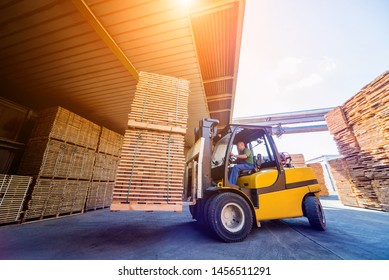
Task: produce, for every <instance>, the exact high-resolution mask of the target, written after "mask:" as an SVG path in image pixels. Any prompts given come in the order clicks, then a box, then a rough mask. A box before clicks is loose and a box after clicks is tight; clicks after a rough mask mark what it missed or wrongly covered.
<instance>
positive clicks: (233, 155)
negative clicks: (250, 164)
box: [230, 153, 248, 159]
mask: <svg viewBox="0 0 389 280" xmlns="http://www.w3.org/2000/svg"><path fill="white" fill-rule="evenodd" d="M230 156H232V157H236V158H238V159H247V158H248V157H247V155H245V154H243V155H235V154H233V153H230Z"/></svg>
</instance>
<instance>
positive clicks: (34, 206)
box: [19, 107, 101, 220]
mask: <svg viewBox="0 0 389 280" xmlns="http://www.w3.org/2000/svg"><path fill="white" fill-rule="evenodd" d="M100 130H101V128H100V126H98V125H96V124H94V123H92V122H90V121H88V120H87V119H84V118H82V117H80V116H78V115H76V114H74V113H72V112H70V111H68V110H66V109H64V108H61V107H53V108H49V109H44V110H42V111H40V112H39V116H38V119H37V121H36V124H35V126H34V129H33V131H32V135H31V138H30V140H29V142H28V143H27V146H26V150H25V153H24V155H23V158H22V161H21V164H20V167H19V174H22V175H29V176H33V177H34V178H35V184H34V186H33V188H32V191H31V199H30V201H29V202H28V209H27V211H26V213H25V216H24V220H32V219H42V218H47V217H53V216H60V215H64V214H73V213H80V212H83V210H84V205H85V200H86V196H87V193H88V188H89V184H90V180H91V178H92V172H93V166H94V163H95V157H96V149H97V147H98V142H99V137H100Z"/></svg>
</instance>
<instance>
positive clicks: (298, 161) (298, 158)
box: [290, 154, 307, 167]
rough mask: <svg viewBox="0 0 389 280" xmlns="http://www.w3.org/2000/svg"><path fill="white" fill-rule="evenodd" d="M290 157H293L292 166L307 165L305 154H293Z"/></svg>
mask: <svg viewBox="0 0 389 280" xmlns="http://www.w3.org/2000/svg"><path fill="white" fill-rule="evenodd" d="M290 157H291V158H292V162H291V163H292V166H294V167H306V166H307V165H306V164H305V158H304V155H303V154H291V155H290Z"/></svg>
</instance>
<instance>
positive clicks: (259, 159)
mask: <svg viewBox="0 0 389 280" xmlns="http://www.w3.org/2000/svg"><path fill="white" fill-rule="evenodd" d="M253 158H254V168H253V169H251V170H243V171H240V173H239V176H247V175H251V174H254V173H256V172H258V171H259V169H260V168H261V165H262V155H261V154H258V155H257V156H254V157H253Z"/></svg>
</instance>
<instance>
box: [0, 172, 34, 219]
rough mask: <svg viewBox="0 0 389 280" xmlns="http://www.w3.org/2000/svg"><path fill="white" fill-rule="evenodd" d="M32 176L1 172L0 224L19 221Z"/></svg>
mask: <svg viewBox="0 0 389 280" xmlns="http://www.w3.org/2000/svg"><path fill="white" fill-rule="evenodd" d="M31 182H32V177H27V176H17V175H4V174H0V224H6V223H12V222H18V221H19V220H20V216H21V213H22V210H23V204H24V201H25V199H26V194H27V191H28V188H29V186H30V184H31Z"/></svg>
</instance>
